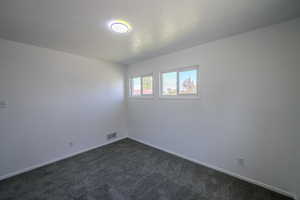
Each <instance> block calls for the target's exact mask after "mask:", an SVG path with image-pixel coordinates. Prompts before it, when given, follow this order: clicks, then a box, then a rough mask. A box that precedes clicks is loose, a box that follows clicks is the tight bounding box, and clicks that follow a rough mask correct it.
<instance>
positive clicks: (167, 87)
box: [162, 72, 177, 95]
mask: <svg viewBox="0 0 300 200" xmlns="http://www.w3.org/2000/svg"><path fill="white" fill-rule="evenodd" d="M162 85H163V88H162V95H177V72H168V73H163V74H162Z"/></svg>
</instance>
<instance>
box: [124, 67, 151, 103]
mask: <svg viewBox="0 0 300 200" xmlns="http://www.w3.org/2000/svg"><path fill="white" fill-rule="evenodd" d="M148 76H152V94H143V78H144V77H148ZM134 78H140V79H141V88H140V90H141V95H132V89H133V83H132V81H133V79H134ZM129 97H130V98H145V97H146V98H149V97H150V98H151V97H154V75H153V73H150V74H144V75H137V76H131V77H130V79H129Z"/></svg>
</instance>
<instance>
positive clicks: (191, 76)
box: [179, 70, 197, 94]
mask: <svg viewBox="0 0 300 200" xmlns="http://www.w3.org/2000/svg"><path fill="white" fill-rule="evenodd" d="M179 94H197V70H190V71H183V72H179Z"/></svg>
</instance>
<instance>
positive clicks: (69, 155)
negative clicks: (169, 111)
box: [0, 136, 127, 181]
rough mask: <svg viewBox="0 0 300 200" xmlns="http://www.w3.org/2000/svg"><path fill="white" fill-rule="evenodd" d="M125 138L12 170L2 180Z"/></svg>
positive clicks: (1, 177)
mask: <svg viewBox="0 0 300 200" xmlns="http://www.w3.org/2000/svg"><path fill="white" fill-rule="evenodd" d="M125 138H127V136H124V137H120V138H117V139H115V140H111V141H109V142H105V143H104V144H100V145H96V146H92V147H89V148H86V149H83V150H80V151H77V152H74V153H71V154H68V155H65V156H61V157H59V158H55V159H52V160H50V161H46V162H43V163H40V164H37V165H33V166H30V167H26V168H24V169H21V170H18V171H15V172H11V173H8V174H5V175H2V176H0V181H1V180H4V179H7V178H10V177H13V176H16V175H19V174H22V173H25V172H28V171H31V170H34V169H37V168H39V167H43V166H45V165H49V164H51V163H54V162H57V161H60V160H64V159H66V158H70V157H72V156H76V155H78V154H81V153H84V152H86V151H90V150H93V149H96V148H98V147H102V146H104V145H107V144H110V143H114V142H117V141H119V140H123V139H125Z"/></svg>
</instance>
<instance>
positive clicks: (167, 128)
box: [128, 19, 300, 194]
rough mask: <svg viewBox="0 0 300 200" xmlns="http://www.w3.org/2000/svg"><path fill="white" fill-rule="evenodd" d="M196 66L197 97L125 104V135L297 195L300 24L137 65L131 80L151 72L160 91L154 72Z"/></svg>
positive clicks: (299, 22) (208, 45)
mask: <svg viewBox="0 0 300 200" xmlns="http://www.w3.org/2000/svg"><path fill="white" fill-rule="evenodd" d="M195 64H199V65H200V87H201V88H200V91H201V92H200V95H201V97H200V99H199V100H162V99H158V98H157V96H156V97H155V98H154V99H152V100H150V99H147V100H142V99H139V100H134V99H129V101H128V112H129V136H130V137H133V138H136V139H139V140H142V141H145V142H148V143H150V144H153V145H156V146H158V147H160V148H164V149H167V150H169V151H172V152H176V153H179V154H182V155H184V156H187V157H189V158H192V159H195V160H197V161H199V162H203V163H206V164H209V165H212V166H215V167H218V168H222V169H224V170H226V171H229V172H232V173H236V174H239V175H241V176H244V177H248V178H251V179H254V180H256V181H259V182H262V183H265V184H268V185H270V186H272V187H274V188H275V189H279V190H282V191H285V192H288V193H290V194H295V193H296V191H300V188H296V187H299V184H298V186H297V184H296V181H299V180H300V179H298V180H297V179H296V176H297V175H298V174H299V168H298V169H297V165H296V162H298V165H299V160H297V161H296V162H295V152H299V146H300V140H299V128H298V129H297V128H296V127H299V125H298V124H299V109H298V108H299V100H297V95H299V86H300V83H299V80H300V79H299V71H298V70H299V67H300V65H299V64H300V19H297V20H294V21H289V22H286V23H282V24H279V25H274V26H271V27H267V28H263V29H258V30H255V31H252V32H248V33H244V34H240V35H237V36H233V37H230V38H227V39H222V40H218V41H215V42H210V43H207V44H204V45H200V46H196V47H194V48H190V49H186V50H183V51H179V52H176V53H173V54H169V55H165V56H161V57H157V58H154V59H151V60H147V61H144V62H141V63H137V64H134V65H131V66H129V67H128V76H131V75H139V74H140V75H142V74H147V73H150V72H154V73H155V93H156V94H158V82H159V81H158V72H159V71H164V70H167V69H171V68H178V67H183V66H189V65H195ZM298 99H299V98H298ZM296 137H298V140H295V138H296ZM238 157H243V158H244V159H245V167H244V168H243V167H240V166H239V165H237V162H236V159H237V158H238ZM298 183H299V182H298Z"/></svg>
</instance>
